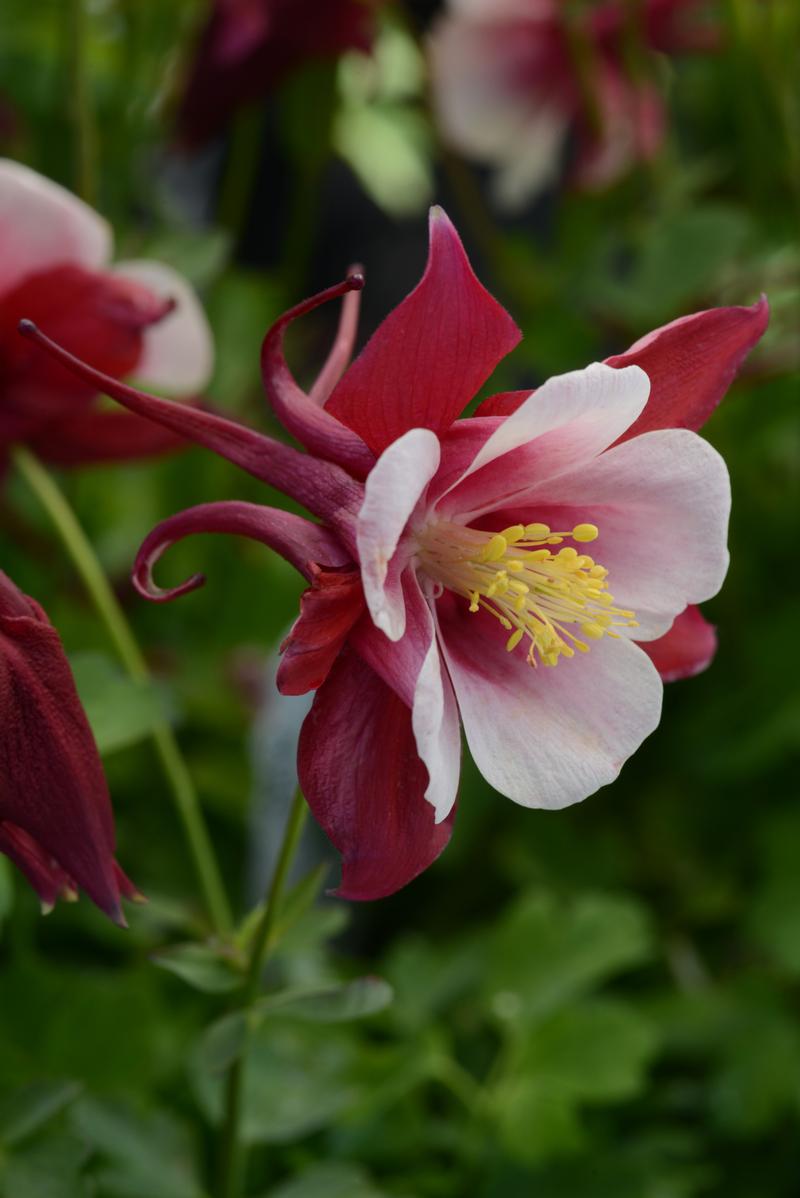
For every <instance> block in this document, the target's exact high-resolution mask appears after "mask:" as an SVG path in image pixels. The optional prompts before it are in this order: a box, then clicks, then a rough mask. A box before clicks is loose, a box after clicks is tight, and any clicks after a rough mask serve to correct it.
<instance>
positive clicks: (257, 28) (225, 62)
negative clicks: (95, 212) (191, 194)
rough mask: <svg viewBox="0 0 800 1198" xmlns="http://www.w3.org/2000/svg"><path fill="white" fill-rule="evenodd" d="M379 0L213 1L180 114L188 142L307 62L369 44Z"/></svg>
mask: <svg viewBox="0 0 800 1198" xmlns="http://www.w3.org/2000/svg"><path fill="white" fill-rule="evenodd" d="M379 3H381V0H322V3H321V2H320V0H215V2H214V4H213V7H212V9H211V14H210V16H209V19H208V24H207V25H206V27H205V29H204V31H203V34H202V36H201V39H200V44H199V46H198V50H197V55H196V57H195V60H194V63H193V65H192V71H191V74H190V77H189V83H188V86H187V89H186V94H185V95H184V98H183V102H182V105H181V110H180V114H179V126H180V129H181V132H182V135H183V137H184V138H185V140H186V141H188V142H203V141H206V140H208V138H209V137H211V136H213V135H214V134H215V133H219V132H220V131H221V130H222V129H224V128H225V125H226V124H227V123H228V121H229V120H230V118H231V117H232V116H233V115H234V113H235V112H236V111H237V109H239V108H241V107H242V106H244V105H247V104H252V103H254V102H255V101H257V100H260V99H261V98H262V97H263V96H266V95H267V94H268V93H269V92H271V91H272V90H273V89H274V88H275V87H276V86H277V85H278V84H279V83H280V82H281V81H282V80H283V78H284V77H285V76H286V75H287V74H288V73H289V72H290V71H292V70H293V69H295V68H296V67H297V66H299V65H300V64H301V63H303V62H305V61H307V60H308V59H314V58H332V57H335V56H337V55H339V54H341V53H342V52H343V51H345V50H350V49H355V50H368V49H369V48H370V46H371V44H372V34H373V25H374V14H375V9H376V8H377V6H378V4H379Z"/></svg>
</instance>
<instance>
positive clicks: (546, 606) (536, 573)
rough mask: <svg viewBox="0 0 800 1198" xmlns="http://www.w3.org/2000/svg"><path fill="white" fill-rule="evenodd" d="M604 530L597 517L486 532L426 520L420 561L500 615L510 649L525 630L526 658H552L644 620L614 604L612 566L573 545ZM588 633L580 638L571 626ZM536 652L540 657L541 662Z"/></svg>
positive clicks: (550, 662)
mask: <svg viewBox="0 0 800 1198" xmlns="http://www.w3.org/2000/svg"><path fill="white" fill-rule="evenodd" d="M597 535H598V529H597V527H596V526H595V525H594V524H576V525H575V527H574V528H573V529H571V530H570V531H569V532H552V531H551V530H550V527H549V525H547V524H525V525H523V524H515V525H513V526H512V527H511V528H504V529H503V531H502V532H498V533H494V534H492V533H488V532H480V531H478V530H477V529H474V528H465V527H463V526H461V525H456V524H445V523H440V524H435V525H428V527H427V528H426V529H425V530H424V533H423V534H422V535H421V537H420V551H419V552H420V562H421V565H422V567H423V568H424V569H425V571H426V573H428V574H429V575H430V577H431V578H433V579H434V580H435V581H436V582H438V583H440V584H441V585H442V586H443V587H446V588H447V589H448V590H450V591H453V592H454V593H455V594H456V595H462V596H463V597H464V598H465V599H467V600H469V610H470V611H471V612H477V611H479V610H480V609H481V608H483V610H484V611H488V612H489V613H490V614H491V615H493V616H495V617H496V619H498V620H499V621H500V624H501V625H502V627H503V628H504V629H505V630H506V632H509V633H510V634H511V635H510V636H509V637H508V640H507V642H506V649H507V650H508V652H509V653H511V652H513V650H514V649H516V647H517V646H518V645H519V644H520V642H521V641H522V640H523V639H524V638H526V639H527V641H528V661H529V662H530V664H531V665H532V666H536V665H537V664H538V662H541V663H542V665H545V666H554V665H556V664H557V662H558V659H559V657H574V656H575V650H576V649H577V650H579V652H581V653H586V652H588V649H589V646H588V644H587V643H586V641H587V640H590V641H591V640H599V639H600V638H601V637H602V636H611V637H615V636H617V635H618V634H617V633H615V632H614V631H613V629H614V627H619V626H622V627H628V628H636V627H638V625H637V623H636V620H635V614H634V612H632V611H624V610H623V609H622V608H619V607H615V606H614V597H613V595H611V594H609V591H608V584H607V582H606V576H607V574H608V571H607V570H606V569H605V567H604V566H600V565H598V564H597V563H596V562H595V561H594V560H593V559H592V558H591V557H589V556H588V554H585V553H580V552H579V551H578V550H577V549H575V548H574V546H572V545H564V547H563V548H562V549H558V550H556V552H553V551H552V550H551V549H550V548H549V546H551V545H562V544H563V542H564V541H565V540H567V539H571V540H572V541H575V542H576V543H577V544H578V545H581V544H585V543H587V542H589V541H593V540H594V539H595V538H596V537H597ZM575 625H577V627H578V630H579V631H580V633H581V634H582V636H583V637H585V638H586V639H585V640H582V639H579V637H578V636H576V635H575V633H574V632H572V631H571V627H570V626H572V627H574V626H575ZM537 658H538V662H537Z"/></svg>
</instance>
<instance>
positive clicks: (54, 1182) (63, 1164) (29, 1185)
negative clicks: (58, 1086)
mask: <svg viewBox="0 0 800 1198" xmlns="http://www.w3.org/2000/svg"><path fill="white" fill-rule="evenodd" d="M87 1156H88V1152H87V1148H86V1144H85V1142H84V1141H83V1140H82V1139H81V1138H80V1137H79V1136H76V1135H73V1134H72V1133H70V1132H62V1131H59V1132H57V1133H55V1134H51V1135H47V1136H46V1137H44V1138H43V1139H42V1140H37V1141H36V1142H34V1143H33V1144H31V1145H30V1146H28V1145H26V1146H25V1149H24V1151H20V1152H14V1153H12V1154H11V1156H9V1157H8V1158H7V1159H6V1160H5V1161H0V1194H2V1195H3V1198H90V1192H89V1190H88V1188H87V1186H86V1185H85V1184H84V1182H83V1180H82V1174H83V1167H84V1165H85V1164H86V1158H87ZM3 1166H5V1167H4V1168H3ZM176 1198H177V1196H176Z"/></svg>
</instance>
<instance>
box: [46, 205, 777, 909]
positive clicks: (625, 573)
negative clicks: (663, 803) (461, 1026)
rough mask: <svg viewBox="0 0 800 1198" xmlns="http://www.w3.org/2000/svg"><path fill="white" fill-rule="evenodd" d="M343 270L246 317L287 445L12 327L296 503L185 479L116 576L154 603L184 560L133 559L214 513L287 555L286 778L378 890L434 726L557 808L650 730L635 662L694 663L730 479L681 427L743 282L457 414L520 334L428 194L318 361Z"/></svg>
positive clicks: (424, 827)
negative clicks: (377, 322)
mask: <svg viewBox="0 0 800 1198" xmlns="http://www.w3.org/2000/svg"><path fill="white" fill-rule="evenodd" d="M362 282H363V280H362V279H361V278H360V277H358V276H354V277H352V278H349V279H347V280H346V281H345V282H344V283H342V284H341V285H340V286H338V287H334V288H331V289H330V290H329V291H328V292H324V293H323V294H322V295H320V296H316V297H315V298H314V299H312V300H309V301H307V302H306V303H305V304H301V305H299V306H298V307H297V308H295V309H293V310H292V311H291V312H289V313H288V314H287V315H286V316H284V317H282V318H281V320H280V321H278V323H277V324H276V325H275V326H274V328H273V329H272V330H271V331H270V332H269V333H268V334H267V337H266V339H265V341H264V346H263V349H262V367H263V373H264V380H265V384H266V388H267V392H268V394H269V397H270V399H271V402H272V406H273V408H274V410H275V413H276V414H277V416H278V417H279V418H280V419H281V420H282V421H283V423H284V425H285V426H286V428H287V429H288V430H289V431H290V432H291V433H292V434H293V435H294V436H295V437H296V438H297V439H298V440H299V441H301V442H302V443H303V444H304V445H305V447H306V449H307V450H308V452H307V453H305V454H304V453H301V452H299V451H298V450H295V449H292V448H290V447H289V446H286V445H281V444H279V443H277V442H275V441H273V440H271V439H270V438H268V437H264V436H262V435H261V434H259V433H256V432H254V431H252V430H250V429H245V428H242V427H241V426H239V425H236V424H233V423H232V422H230V421H226V420H224V419H222V418H221V417H219V416H216V415H213V414H211V413H208V412H199V411H193V410H191V409H187V408H185V407H180V406H179V405H175V404H170V403H168V402H165V401H163V400H158V399H154V398H153V397H152V396H147V395H145V394H143V393H142V392H138V391H134V390H132V389H130V388H126V387H124V386H121V385H119V384H115V383H114V382H113V380H109V379H103V378H102V376H100V375H98V374H97V373H96V372H93V371H92V370H91V369H90V368H89V367H87V366H86V365H85V364H82V363H79V362H76V361H75V360H74V359H73V360H72V361H71V362H69V360H68V356H66V355H64V354H63V351H61V350H59V349H58V347H57V346H54V345H53V344H52V342H49V343H48V342H47V339H46V338H45V337H43V336H42V334H41V333H39V332H38V331H37V330H35V329H33V328H31V327H27V328H26V329H25V330H24V331H25V332H26V333H27V334H28V335H29V336H31V337H33V338H34V339H37V340H38V341H39V342H40V343H41V344H45V345H49V349H50V351H51V352H52V353H55V354H57V355H59V356H60V357H61V359H62V361H64V362H65V363H67V364H70V365H71V367H72V369H74V370H76V371H78V372H79V373H80V374H81V376H82V377H84V378H85V379H87V380H89V379H91V380H92V381H93V382H94V383H95V384H96V385H97V386H98V387H101V386H102V387H104V388H105V389H106V391H107V392H108V393H109V394H110V395H112V396H113V397H114V398H116V399H118V400H119V401H120V402H121V403H123V404H125V406H127V407H128V408H130V409H132V410H133V411H135V412H137V413H139V414H141V415H144V416H148V417H150V418H151V419H154V420H157V421H159V422H160V423H162V424H163V425H165V426H166V427H167V428H170V429H172V430H174V431H176V432H181V433H182V434H183V435H184V436H186V437H190V438H192V439H193V440H194V441H196V442H198V443H200V444H202V445H205V446H207V447H208V448H211V449H213V450H215V451H216V452H217V453H220V454H222V455H223V456H224V457H226V458H228V459H229V460H231V461H234V462H236V463H237V464H238V465H240V466H241V467H242V468H243V469H245V470H247V471H248V472H249V473H251V474H253V475H255V476H256V477H258V478H261V479H263V480H264V481H267V482H269V483H271V484H272V485H274V486H278V487H280V488H282V489H283V490H284V491H285V492H286V493H287V494H290V495H292V496H293V497H294V498H295V499H296V500H299V501H300V502H301V503H302V504H304V505H305V506H306V507H307V508H308V510H309V511H311V512H312V513H313V514H315V515H316V516H318V517H320V518H321V520H322V523H321V524H314V523H311V522H309V521H307V520H304V519H302V518H301V517H299V516H296V515H290V514H288V513H285V512H281V511H277V510H275V509H271V508H267V507H261V506H259V505H254V504H246V503H238V502H226V503H211V504H204V505H201V506H200V507H198V508H193V509H190V510H189V511H187V512H183V513H180V514H178V515H176V516H173V517H171V518H170V519H168V520H166V521H165V522H164V523H163V524H162V525H160V526H159V527H158V528H156V529H155V530H154V531H153V532H152V533H151V534H150V536H149V537H148V538H147V540H146V541H145V543H144V544H143V546H142V548H141V550H140V553H139V556H138V559H137V563H136V568H135V575H134V578H135V581H136V584H137V586H138V588H139V589H140V591H141V592H142V593H143V594H145V595H148V596H149V597H150V598H153V599H156V600H165V599H170V598H174V597H175V596H176V595H178V594H182V593H184V592H186V591H188V590H191V589H193V588H194V587H196V586H198V585H200V584H201V582H202V581H203V580H202V578H201V577H199V576H196V577H194V578H191V579H189V580H187V581H186V582H185V583H183V584H182V585H180V586H178V587H175V588H173V589H172V590H169V591H163V590H160V589H159V588H158V587H157V586H156V585H155V584H154V583H153V580H152V576H151V571H152V567H153V565H154V563H155V562H156V560H157V559H158V558H159V557H160V555H161V554H162V553H163V551H164V550H165V549H166V548H167V547H168V546H169V545H170V544H172V543H173V542H174V541H176V540H178V539H180V538H181V537H183V536H186V535H188V534H190V533H192V532H214V531H215V532H229V533H238V534H241V535H246V536H251V537H254V538H256V539H258V540H260V541H262V542H264V543H265V544H268V545H270V546H271V547H273V548H275V549H277V550H278V551H279V552H281V553H282V554H283V555H284V556H285V557H286V558H287V559H288V560H289V561H291V562H292V563H293V564H294V565H296V566H297V567H298V569H300V570H301V572H302V573H303V574H304V575H305V577H306V579H307V580H308V582H309V584H310V586H309V589H308V590H307V591H306V592H305V595H304V596H303V600H302V604H301V612H300V616H299V618H298V620H297V622H296V624H295V626H294V627H293V629H292V631H291V633H290V635H289V637H288V638H287V642H286V645H285V651H284V656H283V660H282V663H281V669H280V672H279V676H278V685H279V688H280V689H281V690H282V691H284V693H293V694H297V693H301V692H303V691H307V690H311V689H316V692H317V693H316V696H315V699H314V704H313V706H312V709H311V712H310V714H309V716H308V717H307V719H306V722H305V724H304V726H303V730H302V733H301V738H300V747H299V760H298V770H299V777H300V782H301V785H302V787H303V790H304V793H305V795H306V798H307V799H308V802H309V804H310V806H311V808H312V810H313V812H314V814H315V815H316V817H317V819H318V820H319V822H320V824H321V825H322V827H323V828H324V829H325V831H326V832H327V833H328V835H329V836H330V838H331V840H332V841H333V843H334V844H335V845H336V846H337V848H338V849H339V850H340V852H341V853H342V857H343V876H342V884H341V887H340V890H339V893H340V894H342V895H343V896H345V897H349V898H362V899H363V898H377V897H380V896H381V895H385V894H390V893H392V892H393V891H394V890H397V889H398V888H399V887H400V886H402V885H404V884H405V883H406V882H408V881H409V880H410V879H411V878H413V877H415V876H416V875H417V874H418V873H420V872H421V871H422V870H423V869H425V868H426V867H427V866H428V865H429V864H430V863H431V861H433V860H434V858H435V857H436V856H437V855H438V853H439V852H441V850H442V848H443V847H444V846H445V844H446V843H447V840H448V838H449V834H450V826H451V823H452V819H453V814H454V804H455V800H456V792H457V789H458V777H459V765H460V725H463V727H464V730H465V733H466V738H467V742H468V744H469V746H470V749H471V751H472V754H473V757H474V758H475V761H476V762H477V764H478V766H479V768H480V770H481V771H482V773H483V774H484V776H485V777H486V778H487V780H488V781H489V782H490V783H491V784H492V785H493V786H494V787H495V788H496V789H497V790H499V791H500V792H501V793H502V794H505V795H507V796H509V797H510V798H512V799H513V800H515V802H518V803H520V804H522V805H524V806H529V807H544V808H551V809H552V808H559V807H564V806H566V805H568V804H570V803H575V802H578V801H579V800H581V799H583V798H585V797H586V796H587V795H589V794H591V793H592V792H593V791H595V790H597V789H598V788H599V787H601V786H604V785H606V784H607V783H609V782H611V781H612V780H613V779H614V778H615V777H616V775H617V774H618V772H619V770H620V767H621V766H622V764H623V762H624V761H625V760H626V758H627V757H629V756H630V754H631V753H633V752H634V751H635V749H636V748H637V747H638V746H639V745H640V744H641V742H642V740H643V739H644V738H645V737H646V736H647V735H648V734H649V733H650V732H652V731H653V729H654V728H655V726H656V724H657V723H658V720H659V715H660V709H661V693H662V682H661V677H660V674H659V671H661V673H662V674H663V676H664V677H667V678H675V677H683V676H686V675H688V674H691V673H696V672H697V671H698V670H699V669H702V668H703V667H704V666H705V665H707V664H708V661H709V660H710V659H711V657H712V656H713V652H714V635H713V630H712V629H711V628H710V627H709V625H707V624H706V623H705V621H704V620H703V618H702V616H701V615H700V614H699V612H697V611H696V609H695V608H694V607H693V606H692V605H693V604H696V603H698V602H700V601H702V600H704V599H707V598H710V597H711V596H712V595H714V594H715V593H716V591H717V590H718V589H719V587H720V585H721V583H722V580H723V578H724V576H725V571H726V569H727V563H728V554H727V550H726V529H727V521H728V511H729V506H730V492H729V483H728V475H727V471H726V469H725V465H724V463H723V462H722V459H721V458H720V457H719V455H718V454H717V453H716V451H715V450H714V449H712V448H711V446H709V445H708V444H707V443H706V442H705V441H703V440H702V439H701V438H700V437H698V436H697V435H696V433H695V432H694V431H692V430H693V429H695V428H697V427H698V426H699V425H700V424H702V423H703V421H704V420H705V419H706V418H707V417H708V415H709V414H710V413H711V411H712V410H713V409H714V407H715V406H716V404H717V403H718V402H719V400H720V399H721V398H722V395H723V394H724V392H725V390H726V389H727V387H728V385H729V384H730V382H731V380H732V379H733V377H734V374H735V372H736V369H737V368H738V366H739V364H740V362H741V361H742V359H743V357H744V355H745V354H746V353H747V351H748V350H749V349H750V348H751V347H752V346H753V345H754V344H755V342H756V341H757V340H758V338H759V337H760V336H761V334H762V332H763V331H764V328H765V327H766V322H767V306H766V301H764V300H763V299H762V300H761V301H760V302H759V303H757V304H755V305H754V306H753V307H752V308H719V309H712V310H710V311H707V312H699V313H697V314H695V315H694V316H688V317H685V318H683V319H681V320H677V321H674V322H673V323H672V324H670V325H667V326H665V327H664V328H662V329H659V330H657V331H655V332H654V333H651V334H649V335H648V336H647V337H644V338H643V339H642V340H641V341H638V342H637V343H636V344H635V345H634V346H632V347H631V349H630V350H629V351H628V352H627V353H625V354H622V355H619V356H617V357H616V358H612V359H609V361H608V362H606V363H603V364H595V365H593V366H589V367H588V368H587V369H585V370H580V371H575V372H573V373H570V374H566V375H562V376H560V377H557V378H554V379H551V380H550V381H549V382H547V383H545V384H544V386H542V387H541V388H539V389H538V390H537V391H536V392H534V393H530V392H512V393H505V394H502V395H497V396H494V397H492V398H491V399H489V400H486V401H485V402H484V403H483V405H482V406H481V407H480V408H479V409H478V414H477V415H476V416H474V417H471V418H469V419H465V420H458V419H457V417H458V416H459V414H460V413H461V412H462V411H463V409H464V408H465V406H466V405H467V403H468V402H469V400H470V399H471V398H472V397H473V396H474V394H475V393H476V391H477V390H478V389H479V388H480V387H481V386H482V384H483V383H484V381H485V380H486V378H487V377H488V376H489V375H490V374H491V372H492V370H493V369H494V367H495V366H496V364H497V363H498V361H500V359H501V358H503V357H504V356H505V355H506V354H507V353H509V352H510V350H511V349H513V347H514V346H515V345H516V343H517V341H518V340H519V336H520V334H519V331H518V329H517V328H516V326H515V324H514V323H513V321H512V320H511V318H510V317H509V315H508V314H507V313H506V312H505V311H504V309H503V308H502V307H501V306H500V305H499V304H498V303H497V302H496V301H495V300H494V299H492V297H491V296H490V295H489V294H488V293H487V292H486V291H485V289H484V288H483V287H482V286H481V284H480V283H479V282H478V280H477V279H476V278H475V275H474V274H473V272H472V270H471V267H470V265H469V262H468V260H467V258H466V255H465V253H464V250H463V248H462V246H461V243H460V241H459V239H458V236H457V234H456V232H455V230H454V229H453V227H452V225H451V224H450V222H449V221H448V219H447V217H446V216H445V215H444V213H443V212H441V210H439V209H434V210H433V212H432V217H431V246H430V256H429V260H428V265H427V268H426V271H425V274H424V276H423V278H422V280H421V281H420V283H419V285H418V286H417V287H416V288H415V290H414V291H413V292H412V293H411V295H409V296H408V297H407V298H406V299H405V300H404V301H403V303H401V304H400V305H399V307H398V308H396V309H395V310H394V311H393V312H392V313H391V314H390V315H389V316H388V317H387V318H386V320H385V321H384V322H383V324H382V325H381V326H380V327H379V329H378V330H377V332H376V333H375V334H374V336H373V337H372V339H371V340H370V341H369V342H368V344H367V345H366V347H365V348H364V350H363V351H362V352H361V354H360V355H359V356H358V358H356V360H355V361H354V362H353V364H352V365H351V366H350V367H349V369H347V370H346V371H345V366H346V363H347V360H348V359H349V353H350V348H351V344H352V336H353V333H354V325H355V312H354V307H353V305H354V303H355V302H356V295H355V294H354V293H355V291H356V289H358V288H359V287H360V286H361V284H362ZM348 292H350V293H351V294H349V295H348V294H347V293H348ZM342 295H345V296H346V299H345V307H344V313H343V323H342V332H341V335H340V337H339V338H338V339H337V342H336V344H335V346H334V349H333V351H332V354H331V357H330V359H329V361H328V363H327V364H326V366H325V368H324V369H323V372H322V374H321V376H320V378H319V379H318V381H317V383H316V384H315V386H314V387H313V388H312V390H311V393H310V394H306V393H305V392H304V391H302V390H301V389H300V387H299V386H298V385H297V383H296V382H295V380H294V378H293V377H292V375H291V374H290V372H289V370H288V367H287V365H286V361H285V359H284V356H283V350H282V341H283V333H284V331H285V329H286V327H287V326H288V324H289V323H290V322H291V320H293V319H294V318H295V317H296V316H298V315H301V314H302V313H304V312H307V311H309V310H310V309H311V308H313V307H315V306H317V305H318V304H319V303H321V302H323V301H324V300H326V299H331V298H334V297H336V296H342ZM343 372H344V373H343ZM654 663H655V664H654Z"/></svg>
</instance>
